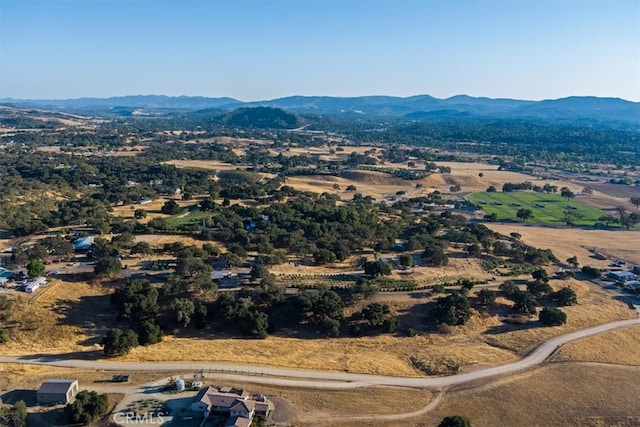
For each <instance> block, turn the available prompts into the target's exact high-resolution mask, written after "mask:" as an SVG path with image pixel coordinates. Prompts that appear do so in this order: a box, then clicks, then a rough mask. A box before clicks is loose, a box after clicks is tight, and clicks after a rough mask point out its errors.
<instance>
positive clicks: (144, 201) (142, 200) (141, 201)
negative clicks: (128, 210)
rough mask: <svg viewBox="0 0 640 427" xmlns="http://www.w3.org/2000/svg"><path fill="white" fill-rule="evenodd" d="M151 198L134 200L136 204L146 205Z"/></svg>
mask: <svg viewBox="0 0 640 427" xmlns="http://www.w3.org/2000/svg"><path fill="white" fill-rule="evenodd" d="M152 201H153V200H151V199H140V200H137V201H136V204H137V205H147V204H149V203H151V202H152Z"/></svg>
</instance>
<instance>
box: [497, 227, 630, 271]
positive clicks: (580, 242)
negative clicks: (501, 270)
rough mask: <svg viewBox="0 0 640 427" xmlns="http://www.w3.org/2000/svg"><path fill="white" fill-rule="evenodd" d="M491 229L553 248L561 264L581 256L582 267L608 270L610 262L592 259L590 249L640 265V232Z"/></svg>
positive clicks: (524, 228)
mask: <svg viewBox="0 0 640 427" xmlns="http://www.w3.org/2000/svg"><path fill="white" fill-rule="evenodd" d="M486 226H487V227H489V228H491V229H492V230H493V231H497V232H498V233H501V234H505V235H507V236H508V235H509V233H511V232H517V233H520V234H521V235H522V241H523V242H525V243H527V244H529V245H532V246H535V247H538V248H549V249H551V250H553V253H554V254H555V255H556V257H558V259H559V260H560V261H561V262H564V261H565V260H566V259H567V258H569V257H572V256H574V255H575V256H577V257H578V261H579V262H580V265H591V266H594V267H598V268H602V267H607V266H608V265H609V263H610V262H611V261H610V260H598V259H596V258H594V257H592V255H593V253H592V252H590V251H589V249H590V248H597V250H598V252H600V253H602V254H604V255H609V256H611V258H612V259H618V258H621V259H625V260H627V261H629V262H631V263H634V264H640V250H638V248H640V231H637V230H636V231H623V230H615V231H613V230H583V229H579V228H575V229H574V228H548V227H528V226H522V225H517V224H513V225H511V224H498V223H487V224H486Z"/></svg>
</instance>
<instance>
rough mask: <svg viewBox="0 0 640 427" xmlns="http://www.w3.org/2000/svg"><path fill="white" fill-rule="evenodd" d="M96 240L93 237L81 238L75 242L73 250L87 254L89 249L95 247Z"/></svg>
mask: <svg viewBox="0 0 640 427" xmlns="http://www.w3.org/2000/svg"><path fill="white" fill-rule="evenodd" d="M94 240H95V237H93V236H87V237H80V238H79V239H77V240H76V241H75V242H74V244H73V250H74V251H76V252H81V251H84V252H86V251H88V250H89V249H91V246H93V241H94Z"/></svg>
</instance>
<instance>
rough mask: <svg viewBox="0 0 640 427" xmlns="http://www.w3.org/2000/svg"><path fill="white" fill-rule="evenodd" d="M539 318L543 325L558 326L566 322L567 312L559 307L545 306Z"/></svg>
mask: <svg viewBox="0 0 640 427" xmlns="http://www.w3.org/2000/svg"><path fill="white" fill-rule="evenodd" d="M539 319H540V322H541V323H542V324H543V325H545V326H560V325H564V324H565V323H567V314H566V313H565V312H564V311H562V310H560V309H559V308H555V307H546V308H544V309H542V311H541V312H540V316H539Z"/></svg>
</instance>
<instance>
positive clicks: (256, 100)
mask: <svg viewBox="0 0 640 427" xmlns="http://www.w3.org/2000/svg"><path fill="white" fill-rule="evenodd" d="M136 96H140V97H147V96H166V97H170V98H181V97H187V98H210V99H217V98H231V99H234V100H236V101H240V102H245V103H251V102H263V101H271V100H275V99H282V98H293V97H298V96H299V97H308V98H311V97H331V98H360V97H378V96H381V97H397V98H411V97H418V96H432V97H433V98H436V99H449V98H454V97H456V96H469V97H472V98H486V99H492V100H499V99H510V100H516V101H532V102H538V101H553V100H557V99H564V98H588V97H595V98H601V99H606V98H611V99H621V100H623V101H628V102H633V103H640V101H634V100H631V99H625V98H621V97H607V96H594V95H567V96H563V97H560V98H541V99H523V98H513V97H499V98H494V97H490V96H482V95H477V96H476V95H469V94H466V93H458V94H455V95H451V96H446V97H437V96H433V95H429V94H428V93H418V94H414V95H407V96H401V95H388V94H368V95H354V96H333V95H304V94H293V95H285V96H280V97H277V98H264V99H238V98H235V97H232V96H215V95H212V96H211V95H165V94H162V93H147V94H140V93H131V94H125V95H111V96H80V97H71V98H16V97H9V96H8V97H0V99H12V100H18V101H69V100H77V99H110V98H125V97H136Z"/></svg>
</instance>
